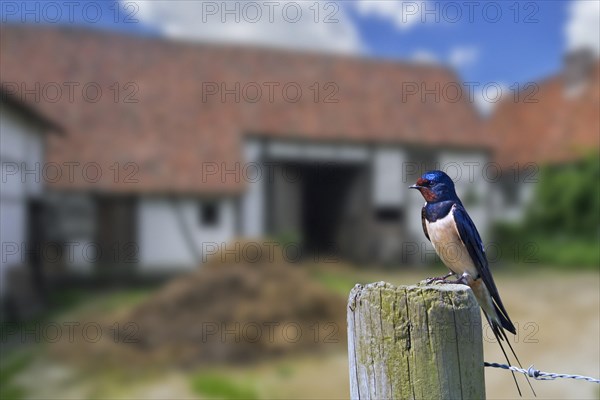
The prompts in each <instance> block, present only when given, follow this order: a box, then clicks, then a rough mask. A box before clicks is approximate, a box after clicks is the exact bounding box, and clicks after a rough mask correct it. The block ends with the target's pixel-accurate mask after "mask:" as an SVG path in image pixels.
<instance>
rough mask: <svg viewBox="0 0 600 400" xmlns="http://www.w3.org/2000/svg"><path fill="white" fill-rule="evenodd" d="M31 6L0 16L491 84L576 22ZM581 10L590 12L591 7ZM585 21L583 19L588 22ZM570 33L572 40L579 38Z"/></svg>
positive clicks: (373, 11)
mask: <svg viewBox="0 0 600 400" xmlns="http://www.w3.org/2000/svg"><path fill="white" fill-rule="evenodd" d="M315 1H316V0H310V1H304V2H297V3H300V4H301V5H302V9H303V10H304V13H305V15H303V17H308V19H310V17H311V16H312V17H314V18H313V19H315V20H316V19H317V18H316V17H315V16H314V10H315V8H314V7H315V5H314V4H315ZM595 1H596V0H588V1H587V2H595ZM40 3H41V4H43V2H38V1H33V2H4V3H3V5H2V9H1V11H2V21H3V22H22V21H23V20H25V22H26V23H34V22H36V20H37V22H39V23H46V24H49V23H55V20H57V21H58V22H57V23H61V24H63V25H84V26H88V27H90V28H95V29H105V30H113V31H114V30H118V31H122V32H126V33H128V34H142V35H158V36H167V37H174V38H175V39H184V40H209V41H214V40H217V41H218V40H221V39H223V38H224V39H225V41H233V42H235V41H238V40H239V41H241V42H243V43H251V44H260V45H265V44H266V45H270V44H274V45H276V46H283V47H291V48H295V47H297V48H301V49H306V48H308V49H312V47H315V46H316V50H324V51H337V50H340V51H341V52H344V53H348V52H350V53H356V54H360V55H364V56H368V57H375V58H387V59H393V60H411V61H417V62H429V63H431V62H434V63H439V64H443V65H449V66H451V67H452V68H454V69H455V70H456V71H457V72H458V74H459V76H460V77H461V78H462V79H463V80H465V81H471V82H482V83H486V82H498V83H501V84H502V85H505V86H510V85H512V84H514V83H515V82H517V83H520V84H524V83H526V82H529V81H533V80H539V79H541V78H544V77H546V76H548V75H550V74H553V73H556V72H557V71H559V70H560V68H561V63H562V57H563V55H564V53H565V51H566V50H567V49H568V48H569V46H570V44H569V41H573V40H571V39H573V38H569V37H568V35H567V26H568V24H569V23H571V24H579V22H578V21H574V18H575V17H574V16H573V12H572V10H571V9H570V8H571V7H573V4H571V3H570V2H568V1H539V2H535V3H534V2H526V1H524V2H519V3H516V2H514V1H503V2H472V5H471V6H468V5H465V4H466V2H463V1H460V2H451V3H452V6H448V2H436V1H427V2H426V1H416V2H407V1H404V2H403V1H401V0H387V1H383V2H376V1H372V0H354V1H351V2H350V1H338V2H336V3H335V7H334V6H333V5H332V4H330V3H332V2H331V1H329V2H328V1H326V0H321V3H319V4H318V8H319V17H318V19H319V20H318V21H316V22H318V23H312V22H311V21H308V22H306V21H304V22H302V21H301V22H300V23H294V24H291V23H289V21H277V20H275V21H262V20H261V21H259V23H252V24H246V25H243V24H240V23H235V22H236V21H232V20H231V16H227V15H226V14H225V16H224V17H223V14H221V11H222V10H219V12H214V14H215V15H212V14H211V15H210V16H205V17H202V18H208V17H211V18H213V20H210V18H208V19H207V20H204V21H202V20H201V17H200V15H201V14H202V13H203V12H206V11H207V10H208V8H206V7H207V3H212V4H208V6H210V7H213V6H215V5H216V6H217V7H219V4H221V2H206V1H204V2H203V1H199V0H198V1H190V0H188V1H183V2H179V3H173V2H170V3H169V2H161V1H156V0H154V1H147V2H144V1H137V2H133V1H127V0H122V1H121V2H118V1H81V2H77V6H75V7H74V8H73V9H72V10H71V11H70V12H71V15H69V11H68V10H67V6H65V5H64V4H62V3H60V2H51V3H52V4H54V5H55V6H56V5H60V6H61V7H62V10H61V14H62V16H61V18H55V15H56V10H55V9H54V8H52V7H51V6H49V7H48V8H46V9H42V7H44V6H43V5H40ZM261 3H262V2H260V1H259V2H258V4H261ZM282 3H286V2H282ZM287 3H290V2H289V1H288V2H287ZM580 3H582V2H580ZM583 3H585V1H584V2H583ZM7 4H8V5H7ZM10 4H12V6H10ZM231 4H233V3H231ZM15 5H16V9H15ZM200 5H202V7H201V6H200ZM243 6H244V4H242V6H241V7H243ZM36 7H37V8H36ZM71 7H73V6H71ZM311 7H313V8H312V9H311ZM84 9H85V10H86V11H85V12H84ZM98 10H99V13H98ZM457 10H459V12H460V13H461V15H460V16H457V14H456V12H457ZM498 10H500V12H501V15H499V14H498ZM589 10H590V8H589V7H588V8H587V9H585V5H584V6H583V7H582V10H580V12H579V14H580V19H581V18H582V17H581V15H583V16H584V17H585V15H589V14H590V11H589ZM591 10H592V16H593V14H594V13H595V12H596V11H595V10H596V9H595V8H594V7H592V8H591ZM426 11H429V14H427V12H426ZM98 14H99V16H98V18H97V20H96V15H98ZM129 14H133V15H132V17H133V20H134V23H127V21H126V17H127V15H129ZM275 14H277V13H275ZM326 15H332V16H333V18H334V19H335V20H337V22H336V23H333V24H332V23H329V24H324V23H323V22H324V20H325V17H326ZM596 17H597V18H592V22H591V24H592V25H597V19H598V18H600V17H599V16H597V15H596ZM214 18H218V19H219V20H214ZM221 18H225V20H221ZM436 18H437V21H436ZM243 19H244V15H242V20H243ZM275 19H277V16H276V17H275ZM115 21H117V22H115ZM215 21H216V22H215ZM253 22H254V21H253ZM263 22H264V23H263ZM328 22H331V21H328ZM587 23H588V24H590V22H589V20H588V22H587ZM585 29H587V30H585ZM585 29H584V30H583V33H581V32H579V33H577V32H575V33H574V34H571V36H577V35H579V36H580V37H581V36H582V35H583V36H584V37H585V36H586V35H589V34H594V32H595V31H594V30H593V29H595V28H594V27H592V28H585ZM590 29H591V31H590ZM248 32H249V33H248ZM589 32H591V33H589ZM288 33H289V34H288ZM277 40H279V41H277ZM574 40H575V41H577V40H579V41H581V38H579V39H576V38H575V39H574Z"/></svg>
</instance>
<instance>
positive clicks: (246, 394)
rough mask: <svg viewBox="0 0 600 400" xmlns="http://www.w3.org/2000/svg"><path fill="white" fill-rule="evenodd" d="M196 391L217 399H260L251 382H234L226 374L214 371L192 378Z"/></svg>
mask: <svg viewBox="0 0 600 400" xmlns="http://www.w3.org/2000/svg"><path fill="white" fill-rule="evenodd" d="M191 387H192V390H193V391H194V393H196V394H199V395H203V396H207V397H211V398H217V399H249V400H252V399H258V398H259V397H258V394H257V393H256V391H255V390H254V388H253V387H252V386H250V385H249V384H242V383H238V382H233V381H232V380H231V379H228V378H227V377H226V376H224V375H219V374H214V373H204V374H197V375H194V376H192V378H191Z"/></svg>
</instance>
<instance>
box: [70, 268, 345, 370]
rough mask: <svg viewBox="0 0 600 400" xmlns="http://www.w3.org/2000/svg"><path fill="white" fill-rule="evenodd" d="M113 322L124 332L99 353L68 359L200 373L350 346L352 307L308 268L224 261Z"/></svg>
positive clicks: (99, 346) (73, 353) (97, 346)
mask: <svg viewBox="0 0 600 400" xmlns="http://www.w3.org/2000/svg"><path fill="white" fill-rule="evenodd" d="M235 261H237V262H235ZM115 320H116V321H118V324H115ZM106 321H107V322H106V324H104V326H105V327H106V328H107V330H108V329H112V328H113V327H114V326H118V327H119V331H118V332H117V333H116V334H115V335H111V336H110V337H107V338H106V339H107V340H103V341H101V342H99V343H94V346H85V344H82V345H83V347H80V346H73V345H72V344H71V345H70V346H69V350H70V351H69V353H70V356H68V357H69V358H82V357H83V358H87V357H88V356H90V355H92V356H93V357H94V358H96V357H99V358H102V359H109V360H112V361H115V362H117V363H120V362H123V361H126V362H127V363H138V364H139V363H158V364H162V363H163V362H164V363H168V364H170V365H173V364H176V365H183V366H192V365H194V366H195V365H203V364H209V363H211V364H212V363H216V362H218V363H228V362H232V363H239V362H244V361H253V360H257V359H260V358H264V357H269V356H272V355H275V354H282V353H287V352H293V351H307V350H311V349H323V348H333V347H335V346H343V345H345V343H346V322H345V300H344V299H343V298H342V297H341V296H339V295H338V294H335V293H332V292H331V291H329V290H328V289H326V288H324V287H323V286H322V285H320V284H319V283H318V282H316V281H315V280H314V279H313V278H311V277H310V276H309V275H308V273H307V272H306V271H304V270H303V268H302V267H301V266H298V265H290V264H287V263H285V262H283V261H282V260H272V259H271V260H269V259H265V258H263V259H260V260H255V262H239V260H233V261H232V260H230V259H223V260H219V259H217V261H213V262H211V263H209V264H207V265H203V266H202V267H200V268H199V269H198V270H197V271H194V272H192V273H190V274H188V275H185V276H181V277H178V278H175V279H174V280H173V281H171V282H169V283H168V284H167V285H166V286H165V287H163V288H162V289H160V290H159V291H158V292H157V293H156V294H155V295H153V296H152V297H150V298H149V299H148V300H146V301H145V302H144V303H142V304H140V305H138V306H136V307H135V308H133V309H132V310H130V311H128V312H126V313H120V314H119V315H118V316H115V315H112V316H111V318H110V319H109V318H107V319H106ZM103 339H104V338H103ZM113 339H114V340H113ZM85 347H88V348H87V350H86V349H85ZM75 349H76V350H75ZM90 351H91V353H92V354H90V353H89V352H90ZM86 353H88V354H87V355H86ZM62 355H65V353H62ZM119 359H121V360H122V361H118V360H119Z"/></svg>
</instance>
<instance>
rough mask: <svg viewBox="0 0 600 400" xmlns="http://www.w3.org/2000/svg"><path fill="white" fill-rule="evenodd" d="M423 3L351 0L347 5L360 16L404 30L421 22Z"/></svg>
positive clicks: (399, 0)
mask: <svg viewBox="0 0 600 400" xmlns="http://www.w3.org/2000/svg"><path fill="white" fill-rule="evenodd" d="M425 3H426V2H425V1H420V2H416V1H404V0H353V1H351V2H349V3H348V4H349V5H351V6H352V7H354V8H355V9H356V10H357V11H358V13H359V14H361V15H362V16H374V17H377V18H379V19H384V20H388V21H389V22H391V23H393V24H394V25H395V26H396V27H397V28H398V29H401V30H405V29H409V28H411V27H412V26H413V25H414V24H416V23H418V22H419V21H421V11H422V9H423V8H424V7H425Z"/></svg>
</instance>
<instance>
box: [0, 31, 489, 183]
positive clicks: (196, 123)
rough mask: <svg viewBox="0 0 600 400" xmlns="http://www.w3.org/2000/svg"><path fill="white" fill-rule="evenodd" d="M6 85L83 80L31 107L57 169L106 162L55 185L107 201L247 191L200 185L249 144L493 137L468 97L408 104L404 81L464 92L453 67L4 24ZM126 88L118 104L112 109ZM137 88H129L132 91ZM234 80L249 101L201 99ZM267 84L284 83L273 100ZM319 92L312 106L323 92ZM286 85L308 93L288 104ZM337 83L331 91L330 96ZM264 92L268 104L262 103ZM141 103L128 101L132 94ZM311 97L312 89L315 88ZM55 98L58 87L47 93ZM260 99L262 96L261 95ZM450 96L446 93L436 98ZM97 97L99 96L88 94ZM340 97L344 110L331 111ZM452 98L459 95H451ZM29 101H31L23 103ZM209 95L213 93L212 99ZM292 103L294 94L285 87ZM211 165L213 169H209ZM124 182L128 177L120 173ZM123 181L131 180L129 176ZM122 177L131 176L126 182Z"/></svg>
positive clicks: (448, 141)
mask: <svg viewBox="0 0 600 400" xmlns="http://www.w3.org/2000/svg"><path fill="white" fill-rule="evenodd" d="M0 67H1V70H2V77H1V79H2V83H3V84H6V83H12V84H14V83H15V82H16V83H18V84H23V85H25V86H24V87H25V88H27V89H31V88H34V85H35V84H36V83H37V82H39V84H40V85H41V87H42V88H43V87H45V86H44V85H47V84H48V83H51V82H55V83H58V84H59V85H61V86H65V82H77V83H79V86H77V87H75V96H74V98H73V99H69V96H67V95H66V94H65V93H66V92H67V89H66V87H65V93H63V95H62V96H61V97H60V99H59V100H58V101H54V102H52V101H46V100H47V99H46V97H52V96H54V94H50V95H49V96H42V97H43V98H42V99H41V100H40V101H36V99H35V98H34V96H33V95H31V94H30V95H27V94H26V93H25V100H26V101H28V102H29V103H33V106H34V107H36V108H38V109H39V111H40V112H41V113H42V114H44V115H47V116H48V117H50V118H56V119H58V120H59V122H60V124H61V126H64V128H65V131H66V132H67V136H66V138H63V139H62V140H60V139H59V138H56V139H52V140H51V141H50V145H49V149H48V160H49V161H50V162H56V163H59V164H60V163H64V162H67V161H71V162H72V161H74V162H80V163H82V164H83V163H86V162H91V161H93V162H97V163H99V164H100V165H101V166H102V171H103V176H102V178H101V179H100V180H99V181H98V182H86V180H85V179H81V178H80V177H77V176H76V177H75V178H74V179H71V180H69V179H67V178H66V177H63V178H64V179H60V180H58V181H56V182H55V183H53V185H55V186H57V187H65V188H73V187H75V188H90V189H92V190H108V191H164V192H177V191H181V192H221V193H232V192H238V191H239V190H240V189H242V188H243V185H242V184H240V182H236V179H235V177H234V176H228V177H227V179H225V180H222V179H221V177H219V176H212V175H211V176H210V177H208V179H201V178H200V176H201V170H202V166H203V163H206V162H217V163H227V164H228V165H233V164H235V163H236V162H238V161H240V157H241V153H242V149H241V147H242V146H241V144H242V142H243V139H244V137H245V135H248V134H251V135H260V136H265V137H281V138H294V139H314V140H323V141H344V142H361V143H374V142H386V143H387V142H397V143H406V144H412V145H419V146H426V145H431V146H456V147H473V146H476V147H486V146H487V144H488V143H487V137H486V136H485V135H484V134H483V131H482V129H481V121H480V119H479V116H478V114H477V113H476V111H475V109H474V107H473V105H472V104H471V103H469V102H468V95H467V92H466V91H465V95H464V96H461V97H460V98H459V99H458V100H450V101H447V100H446V98H445V97H444V96H440V95H439V94H438V96H440V97H441V98H440V99H439V100H438V101H436V99H434V95H428V96H427V97H426V98H425V100H423V99H422V98H421V96H420V94H416V95H412V96H406V97H405V98H403V94H404V93H406V90H405V89H406V86H403V84H406V83H407V82H408V83H410V84H412V82H414V83H416V84H417V85H419V86H420V85H421V84H423V85H426V88H427V89H429V90H431V89H434V91H435V85H436V84H437V85H439V88H442V89H443V88H450V90H451V89H452V87H453V86H454V87H455V86H456V85H457V84H458V85H461V82H460V81H459V80H458V78H457V77H456V76H455V75H454V73H452V72H451V71H449V70H448V69H445V68H442V67H435V66H423V65H413V64H408V63H397V62H384V61H373V60H365V59H359V58H353V57H344V56H333V55H323V54H311V53H294V52H289V51H282V50H271V49H260V48H246V47H236V46H218V45H209V44H189V43H188V44H185V43H174V42H170V41H166V40H161V39H156V38H142V37H134V36H122V35H119V34H114V33H102V32H93V31H87V30H81V29H76V30H74V29H72V28H70V29H66V28H56V27H31V26H4V27H3V28H2V30H1V46H0ZM89 82H95V83H97V84H98V85H100V87H101V89H102V90H103V95H102V97H101V98H100V99H99V100H98V101H97V102H90V101H87V100H86V99H84V98H83V96H82V95H81V89H83V87H84V85H85V84H86V83H89ZM115 82H117V83H118V87H119V89H120V93H119V94H118V96H119V101H117V102H115V101H114V95H115V92H114V89H110V87H111V85H113V84H114V83H115ZM130 82H131V83H133V84H134V86H129V87H126V86H125V85H127V84H128V83H130ZM211 82H216V83H217V84H221V83H225V84H226V87H227V88H229V89H231V88H233V87H235V84H236V82H239V83H240V87H244V86H245V85H246V88H247V92H246V96H245V97H244V96H243V93H242V98H241V99H240V101H239V102H236V101H235V99H234V98H233V95H228V96H227V98H226V101H225V102H223V101H221V98H220V96H219V95H214V96H206V98H205V99H203V84H204V88H206V83H209V84H210V83H211ZM269 82H276V83H279V86H278V87H275V88H274V96H273V98H272V99H271V98H269V89H268V86H267V85H269ZM315 82H317V84H318V87H319V90H320V93H319V99H318V101H315V99H314V95H315V91H314V86H313V85H314V83H315ZM286 83H290V84H292V85H296V87H300V88H301V90H302V96H301V98H300V100H299V101H298V102H292V101H287V100H286V99H285V98H284V96H283V94H282V90H283V86H284V85H285V84H286ZM328 83H333V84H332V85H330V86H326V85H327V84H328ZM256 84H257V85H258V86H260V87H261V88H262V92H263V95H262V98H261V99H260V100H259V101H257V102H251V101H247V100H249V99H250V98H251V97H254V96H255V93H256V92H255V90H256ZM135 88H137V89H138V90H137V91H136V93H135V94H134V95H133V98H134V99H137V100H138V102H137V103H127V102H124V101H123V99H124V98H125V96H126V95H128V94H131V93H132V91H133V90H134V89H135ZM311 88H313V89H311ZM50 89H51V88H50ZM253 90H254V91H253ZM440 91H441V90H439V89H438V93H439V92H440ZM89 93H90V96H92V97H93V96H95V92H94V90H93V87H92V88H89ZM331 93H333V99H337V102H333V103H328V102H324V101H323V100H324V98H325V97H326V96H327V95H329V94H331ZM448 93H450V94H447V96H448V97H452V98H453V97H454V94H453V93H451V92H448ZM21 94H22V95H23V93H21ZM204 94H206V92H204ZM288 94H289V96H294V89H293V87H291V86H290V87H289V88H288ZM115 162H119V163H120V164H119V165H120V166H121V167H122V166H123V165H124V164H125V163H128V162H134V163H135V164H136V165H137V166H139V171H138V173H137V174H136V177H137V180H138V181H139V182H138V183H125V182H123V177H122V176H121V177H119V179H114V176H113V173H112V171H111V170H109V167H110V166H111V165H113V164H114V163H115ZM204 165H205V164H204ZM122 172H123V171H122ZM123 174H125V172H123ZM123 174H122V175H123Z"/></svg>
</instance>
